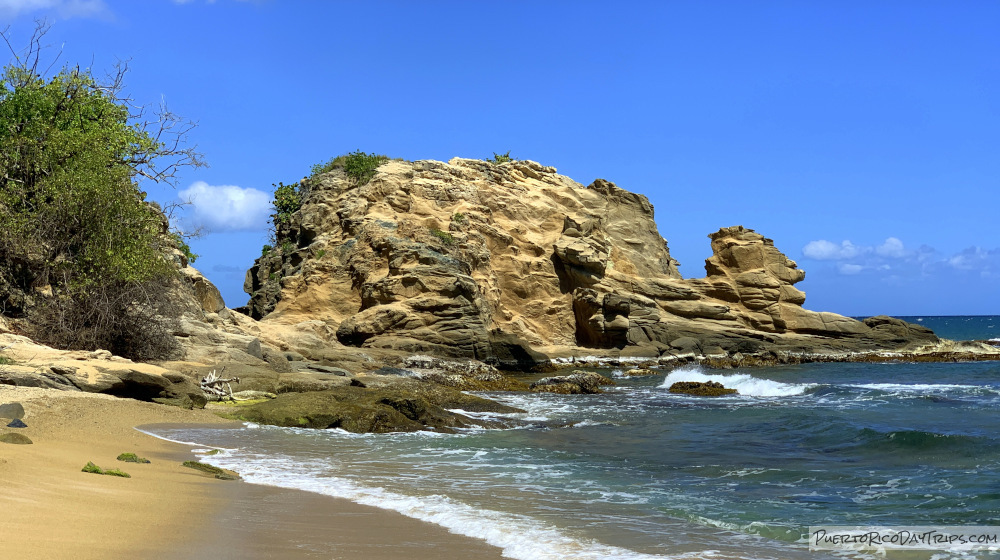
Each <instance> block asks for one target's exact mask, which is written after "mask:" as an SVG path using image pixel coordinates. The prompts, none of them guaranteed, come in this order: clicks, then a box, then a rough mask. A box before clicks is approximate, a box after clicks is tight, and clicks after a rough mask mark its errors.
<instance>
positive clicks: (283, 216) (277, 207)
mask: <svg viewBox="0 0 1000 560" xmlns="http://www.w3.org/2000/svg"><path fill="white" fill-rule="evenodd" d="M271 186H273V187H274V202H273V204H274V214H271V223H272V224H274V227H275V228H278V227H280V226H282V225H284V224H287V223H289V222H291V220H292V214H294V213H295V212H297V211H298V209H299V208H301V207H302V193H301V192H300V191H299V186H298V185H295V184H291V185H286V184H284V183H282V182H280V181H279V182H278V184H277V185H271Z"/></svg>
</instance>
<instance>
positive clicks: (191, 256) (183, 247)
mask: <svg viewBox="0 0 1000 560" xmlns="http://www.w3.org/2000/svg"><path fill="white" fill-rule="evenodd" d="M167 235H169V236H170V239H173V240H174V244H176V245H177V249H178V250H180V252H181V253H184V257H185V258H186V259H187V261H188V262H189V263H191V264H194V261H196V260H198V257H199V256H201V255H197V254H195V253H192V252H191V246H190V245H188V244H187V242H186V241H184V237H183V236H182V235H181V234H180V233H177V232H176V231H171V232H169V233H168V234H167Z"/></svg>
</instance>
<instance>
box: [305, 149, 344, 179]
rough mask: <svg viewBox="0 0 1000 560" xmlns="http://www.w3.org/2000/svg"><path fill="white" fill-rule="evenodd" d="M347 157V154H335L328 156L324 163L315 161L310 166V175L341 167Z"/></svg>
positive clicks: (313, 175)
mask: <svg viewBox="0 0 1000 560" xmlns="http://www.w3.org/2000/svg"><path fill="white" fill-rule="evenodd" d="M345 159H347V155H346V154H345V155H342V156H337V157H334V158H330V159H329V160H327V161H326V162H324V163H317V164H316V165H314V166H312V168H311V174H310V177H315V176H317V175H322V174H323V173H329V172H331V171H333V170H334V169H343V168H344V160H345Z"/></svg>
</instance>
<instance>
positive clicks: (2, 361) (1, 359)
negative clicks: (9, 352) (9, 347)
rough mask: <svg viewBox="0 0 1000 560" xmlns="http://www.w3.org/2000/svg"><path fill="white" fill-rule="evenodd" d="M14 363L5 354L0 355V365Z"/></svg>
mask: <svg viewBox="0 0 1000 560" xmlns="http://www.w3.org/2000/svg"><path fill="white" fill-rule="evenodd" d="M12 365H14V360H12V359H10V358H8V357H7V356H0V366H12Z"/></svg>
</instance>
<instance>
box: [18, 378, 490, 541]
mask: <svg viewBox="0 0 1000 560" xmlns="http://www.w3.org/2000/svg"><path fill="white" fill-rule="evenodd" d="M14 401H16V402H21V403H22V404H23V406H24V409H25V417H24V422H25V423H26V424H27V425H28V427H27V428H20V429H14V428H6V427H3V426H5V425H6V423H7V421H4V422H3V423H2V424H0V433H3V432H12V431H16V432H19V433H22V434H24V435H26V436H28V437H29V438H31V439H32V440H33V442H34V443H33V444H31V445H14V444H5V443H0V511H2V512H3V514H4V519H3V520H0V550H2V551H3V554H2V556H3V557H4V558H8V557H9V558H32V559H35V560H47V559H60V560H61V559H74V560H87V559H91V558H93V559H101V560H116V559H124V558H129V559H133V558H149V559H169V560H194V559H201V558H213V559H218V560H227V559H233V560H236V559H240V560H257V559H270V558H274V559H289V560H295V559H300V558H301V559H305V558H310V559H312V558H316V559H319V558H324V559H334V558H336V559H344V560H353V559H358V560H361V559H364V560H378V559H386V560H389V559H394V560H395V559H399V558H406V559H408V560H420V559H423V558H427V559H431V558H433V559H442V558H444V559H449V558H501V556H500V550H499V549H497V548H495V547H491V546H488V545H486V544H484V543H482V542H481V541H478V540H475V539H471V538H467V537H462V536H458V535H454V534H451V533H448V532H447V531H446V530H445V529H443V528H441V527H438V526H436V525H431V524H427V523H423V522H421V521H416V520H413V519H410V518H407V517H404V516H402V515H400V514H397V513H395V512H389V511H385V510H380V509H378V508H372V507H367V506H361V505H357V504H354V503H351V502H349V501H346V500H340V499H335V498H330V497H326V496H320V495H316V494H310V493H307V492H297V491H290V490H283V489H276V488H268V487H264V486H255V485H251V484H247V483H244V482H227V481H220V480H216V479H214V478H211V477H209V476H206V475H203V474H200V473H198V472H197V471H194V470H192V469H188V468H185V467H183V466H181V463H182V462H183V461H184V460H187V459H193V458H195V457H194V455H193V454H192V453H191V451H190V448H189V447H188V446H185V445H181V444H176V443H171V442H167V441H163V440H160V439H157V438H154V437H152V436H148V435H146V434H143V433H141V432H139V431H137V430H135V429H134V428H133V427H134V426H137V425H143V424H154V423H198V424H200V423H215V424H222V423H227V422H228V421H226V420H222V419H220V418H218V417H216V416H215V415H213V414H212V413H210V412H207V411H203V410H195V411H187V410H180V409H177V408H171V407H166V406H162V405H156V404H152V403H144V402H138V401H133V400H128V399H118V398H115V397H110V396H107V395H93V394H86V393H70V392H63V391H50V390H44V389H27V388H12V387H7V386H3V385H0V404H2V403H5V402H14ZM230 423H231V422H230ZM126 451H128V452H133V453H136V454H137V455H139V456H142V457H146V458H148V459H150V460H151V461H152V463H150V464H135V463H124V462H120V461H117V460H116V457H117V456H118V454H120V453H122V452H126ZM88 461H93V462H94V463H96V464H97V465H99V466H100V467H102V468H105V469H108V468H120V469H122V470H124V471H125V472H127V473H129V474H130V475H132V478H127V479H126V478H119V477H113V476H100V475H96V474H90V473H84V472H81V470H80V469H82V468H83V466H84V465H85V464H86V463H87V462H88Z"/></svg>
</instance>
